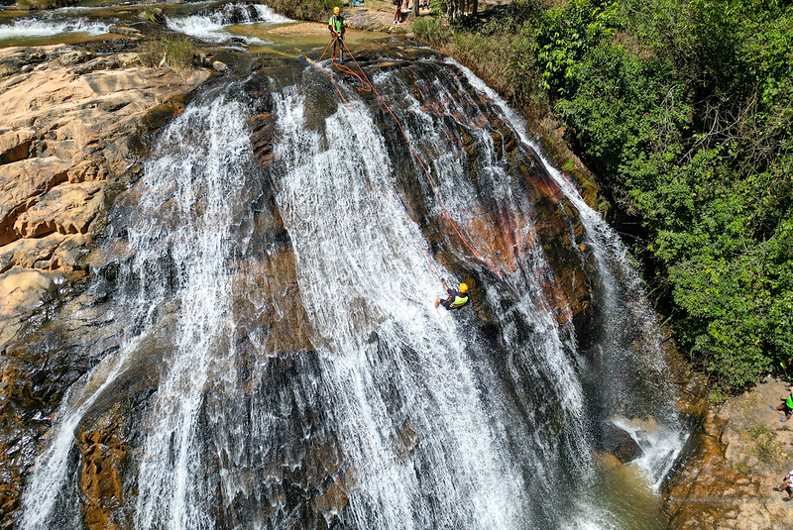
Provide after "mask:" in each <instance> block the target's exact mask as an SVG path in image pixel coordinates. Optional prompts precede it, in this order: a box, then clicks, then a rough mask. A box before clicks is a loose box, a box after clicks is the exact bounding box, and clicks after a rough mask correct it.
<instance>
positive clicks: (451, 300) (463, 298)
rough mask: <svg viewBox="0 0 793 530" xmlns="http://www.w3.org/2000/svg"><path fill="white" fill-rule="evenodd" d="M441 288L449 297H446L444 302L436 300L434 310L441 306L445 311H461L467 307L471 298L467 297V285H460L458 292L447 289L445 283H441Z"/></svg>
mask: <svg viewBox="0 0 793 530" xmlns="http://www.w3.org/2000/svg"><path fill="white" fill-rule="evenodd" d="M443 288H444V289H445V290H446V292H447V293H448V294H449V296H447V297H446V300H441V299H440V298H438V299H436V300H435V307H436V308H437V307H438V306H439V305H442V306H443V307H445V308H446V309H462V308H463V307H465V306H467V305H468V302H470V301H471V298H470V297H469V296H468V285H467V284H464V283H461V284H460V288H459V290H454V289H449V286H448V285H446V282H443Z"/></svg>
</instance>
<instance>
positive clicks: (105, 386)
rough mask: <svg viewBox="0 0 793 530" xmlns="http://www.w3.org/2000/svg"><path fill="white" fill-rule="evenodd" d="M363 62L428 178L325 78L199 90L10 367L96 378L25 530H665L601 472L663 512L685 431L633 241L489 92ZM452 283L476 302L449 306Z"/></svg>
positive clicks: (425, 69) (308, 73) (51, 423)
mask: <svg viewBox="0 0 793 530" xmlns="http://www.w3.org/2000/svg"><path fill="white" fill-rule="evenodd" d="M405 57H410V58H411V60H406V59H405ZM358 59H359V61H360V62H361V64H362V66H363V67H364V69H365V71H366V72H367V74H368V75H369V76H370V77H371V79H372V81H373V83H374V85H375V87H376V89H377V90H378V92H379V94H380V95H381V96H382V98H383V99H384V101H385V102H386V103H387V104H388V105H389V107H390V108H391V110H392V111H393V113H394V115H395V116H396V117H397V118H398V119H399V122H400V123H401V125H402V127H403V128H404V134H405V135H406V136H407V139H408V140H409V143H410V144H411V145H412V146H413V147H414V148H415V150H416V153H417V155H418V157H419V158H420V159H421V162H422V163H423V164H424V165H425V166H426V167H427V168H428V171H429V177H430V178H431V180H430V179H429V178H428V176H427V175H425V173H424V171H423V170H422V167H421V165H420V164H419V162H418V160H417V158H416V157H414V156H413V154H412V152H411V149H410V146H409V145H408V140H406V139H405V137H404V136H403V133H402V132H401V131H400V129H399V127H398V124H397V121H395V119H394V118H393V117H392V116H391V115H390V114H389V113H388V112H387V110H386V109H385V107H384V106H383V104H382V103H381V102H380V101H379V99H378V98H377V97H376V95H375V94H374V93H373V92H360V91H359V90H358V86H359V85H358V83H357V81H356V80H355V79H354V78H352V77H347V76H344V75H342V74H339V73H337V72H334V71H331V65H330V64H329V63H328V62H322V63H320V64H318V65H308V66H307V65H306V64H305V63H304V62H302V61H300V60H299V59H298V58H289V57H287V58H283V59H272V60H271V61H270V62H269V63H268V64H267V65H266V66H265V67H261V68H259V69H254V71H253V73H249V74H245V77H244V78H243V79H234V75H232V74H229V75H227V76H226V77H225V78H224V80H223V81H218V82H215V83H214V84H213V85H212V86H211V87H208V88H207V89H205V90H204V91H202V93H201V94H200V95H198V96H197V97H196V98H195V99H194V100H193V101H192V102H191V103H190V104H189V105H188V106H187V108H186V109H185V111H184V112H183V113H182V114H181V115H179V116H178V117H177V118H175V119H174V120H173V121H172V122H171V123H170V124H169V125H168V126H167V127H166V128H165V129H164V130H163V131H162V132H161V133H160V134H159V135H158V136H157V138H156V139H155V140H154V144H153V145H152V146H151V148H150V150H149V152H148V154H147V157H146V160H145V161H144V162H143V165H142V171H141V177H140V178H139V179H138V180H137V181H136V182H135V183H134V184H132V185H131V186H130V187H129V189H128V190H126V191H125V192H123V193H122V194H121V195H120V196H119V197H118V199H117V200H116V201H115V203H114V205H113V208H112V210H111V211H110V212H109V214H108V220H107V227H106V229H105V230H104V232H103V234H102V238H101V240H100V243H99V245H100V248H99V249H98V250H97V251H96V252H95V253H94V254H93V255H92V260H91V264H92V268H91V269H90V279H89V281H88V282H87V284H86V285H85V287H84V288H83V289H82V290H79V291H78V292H75V294H74V298H73V300H71V301H67V302H64V301H61V302H60V303H57V304H55V303H53V304H52V307H51V309H50V310H49V312H48V313H47V314H46V315H43V316H42V317H40V320H39V321H37V323H36V324H35V325H36V326H38V327H37V328H36V330H33V331H32V332H30V333H28V334H25V335H24V336H23V337H22V338H20V339H19V340H18V342H17V343H16V346H13V345H12V346H10V347H9V351H14V348H17V349H20V348H25V349H27V350H28V351H38V352H41V354H42V355H43V356H46V355H59V353H51V352H52V351H53V350H54V351H56V352H63V353H62V354H63V355H72V356H73V358H74V359H77V360H82V364H81V365H80V366H79V367H75V368H74V370H75V372H76V373H75V374H74V376H73V379H74V382H73V384H70V385H68V390H67V391H65V393H64V394H63V395H62V396H60V397H62V399H58V400H56V401H57V402H59V403H60V404H59V407H58V408H57V411H56V412H55V413H54V415H53V416H52V417H51V418H43V419H41V421H42V422H44V423H45V424H46V425H47V426H48V427H49V434H48V435H47V436H46V437H45V438H43V439H42V440H41V446H40V451H39V453H38V454H37V455H36V457H35V466H33V467H32V468H29V469H28V470H27V471H26V474H25V476H24V477H23V489H22V492H21V498H22V509H21V510H20V511H19V512H18V513H16V514H15V515H14V521H15V522H16V523H17V524H18V527H19V528H25V529H31V530H32V529H39V528H53V529H71V528H77V527H79V526H80V525H85V526H88V527H89V528H97V529H98V528H118V529H121V528H136V529H165V528H168V529H199V528H217V529H235V528H262V529H276V528H339V529H360V530H364V529H365V530H374V529H381V530H391V529H397V528H403V529H436V528H461V529H482V530H493V529H504V530H513V529H522V528H526V529H528V528H559V529H562V528H593V529H594V528H602V529H617V528H634V529H639V528H642V529H645V528H653V527H656V528H660V527H661V526H662V522H661V520H660V518H659V517H660V516H659V515H658V513H659V512H658V511H657V509H656V510H655V511H653V509H646V513H641V514H639V513H638V512H639V511H641V510H637V509H634V508H632V507H628V508H626V504H629V503H628V502H627V501H625V500H624V499H622V498H621V497H620V495H621V491H624V490H621V489H620V488H625V489H627V487H626V486H625V485H624V484H623V485H621V486H618V487H616V488H615V486H614V485H615V484H616V483H617V482H618V481H622V480H623V478H615V477H616V475H614V474H613V473H612V471H613V470H609V469H606V467H605V466H603V465H602V463H601V458H600V457H599V456H598V455H600V454H601V452H602V451H603V450H610V451H614V452H617V451H616V450H615V449H614V447H612V446H614V445H615V444H616V445H620V444H621V445H622V446H623V447H627V449H625V450H624V451H623V453H624V455H629V456H624V457H622V456H621V458H623V459H624V460H631V459H634V460H635V461H634V463H633V464H626V466H628V465H630V466H631V467H630V469H631V470H632V471H631V473H633V475H632V477H633V478H632V479H631V480H634V481H635V482H636V483H637V484H639V485H638V486H637V488H638V489H640V490H642V491H645V492H646V493H647V497H648V498H650V499H653V498H654V494H653V490H654V489H657V488H658V487H659V484H660V483H661V481H662V480H663V478H664V477H665V475H666V473H667V472H668V470H669V467H670V466H671V464H672V463H673V461H674V459H675V457H676V455H677V453H678V451H679V449H680V447H681V446H682V442H683V439H684V438H685V432H684V429H683V428H682V426H681V422H680V421H679V419H678V417H677V414H676V412H675V410H676V409H675V395H674V392H673V391H672V389H671V386H670V385H669V384H668V383H669V382H668V381H667V380H666V369H665V364H664V359H663V354H662V352H661V349H660V346H659V341H658V339H657V336H656V326H655V323H654V321H653V319H652V317H651V313H650V311H649V310H648V308H647V306H646V302H645V300H644V297H643V293H642V290H641V286H640V284H639V281H638V279H637V277H636V275H635V273H634V272H633V271H632V269H631V265H630V263H629V260H628V259H627V258H626V255H625V251H624V249H623V247H622V246H621V244H620V243H619V241H618V239H617V237H616V235H615V234H614V233H613V232H612V231H611V230H610V229H609V228H608V227H607V225H606V224H605V223H603V222H602V220H600V218H599V217H598V216H597V214H595V213H594V212H593V211H592V210H590V209H589V208H588V206H586V204H585V203H584V202H583V201H582V200H581V199H580V197H579V196H578V193H577V191H576V189H575V186H574V185H573V184H572V183H571V182H569V181H568V180H567V177H566V176H565V175H563V174H561V173H559V172H558V171H556V170H554V169H553V168H552V167H551V166H550V165H549V164H548V162H547V161H546V160H545V159H544V157H543V155H542V154H541V153H539V152H538V151H537V148H536V146H534V145H533V144H532V141H531V138H530V137H529V136H528V133H527V131H526V125H525V124H524V123H523V122H522V121H521V120H520V119H519V118H518V117H516V116H515V115H514V113H512V111H510V110H509V109H508V107H507V106H506V105H505V104H504V102H503V101H500V100H498V98H497V97H496V96H495V95H494V94H492V93H490V92H489V91H488V90H487V88H486V87H484V85H482V83H481V81H479V80H478V79H476V78H474V77H473V75H472V74H470V72H468V71H466V70H465V69H463V68H462V67H460V66H459V65H457V64H456V63H454V62H452V61H448V60H444V59H443V58H438V57H436V56H431V55H429V54H428V52H426V51H422V50H412V49H405V48H389V47H388V45H385V44H381V45H378V46H370V47H369V48H368V49H367V50H366V51H363V52H362V53H361V54H360V56H359V57H358ZM326 71H327V72H328V73H330V75H331V76H332V79H333V81H334V83H335V84H336V86H338V89H339V91H340V92H341V94H342V96H343V98H344V102H342V101H340V100H339V99H338V98H337V97H336V96H335V95H334V91H333V87H332V85H331V84H329V82H328V78H327V77H326V75H325V72H326ZM441 205H442V206H441ZM456 230H459V235H458V233H457V231H456ZM460 235H462V236H463V238H464V239H465V242H467V243H468V244H470V246H471V247H472V248H473V249H474V250H475V251H476V253H478V254H480V255H481V257H482V258H484V259H482V258H480V257H477V256H476V255H475V253H474V252H472V251H471V249H470V248H468V247H467V246H466V244H465V242H464V241H463V239H462V238H461V237H460ZM489 263H490V264H492V267H491V266H490V265H489ZM442 279H444V280H446V281H447V282H448V283H450V284H452V283H456V282H457V281H466V282H467V283H468V284H469V285H470V286H471V292H472V299H473V303H472V304H471V306H470V307H468V308H465V309H463V310H461V311H459V312H446V311H445V310H443V308H440V309H437V310H436V309H434V308H433V305H432V302H433V301H434V299H435V298H436V297H437V296H441V295H442V294H443V293H442V290H441V280H442ZM87 319H90V320H91V321H92V324H93V326H92V328H91V331H90V333H82V334H78V335H75V334H74V333H73V332H72V331H69V330H79V329H80V326H79V325H78V323H79V322H83V321H85V320H87ZM55 323H58V324H57V326H56V325H55ZM23 340H24V343H23V342H22V341H23ZM47 352H50V353H47ZM19 399H20V400H21V399H22V398H19ZM21 402H22V401H20V403H21ZM615 430H616V434H615ZM620 433H622V434H620ZM626 436H627V439H626V438H625V437H626ZM613 440H618V442H614V443H612V441H613ZM630 440H633V443H630ZM623 453H620V454H623ZM621 469H626V468H624V467H623V468H621ZM615 491H616V493H615ZM641 502H642V503H643V505H652V504H653V502H654V501H653V500H650V501H644V500H643V501H641ZM643 509H645V508H643Z"/></svg>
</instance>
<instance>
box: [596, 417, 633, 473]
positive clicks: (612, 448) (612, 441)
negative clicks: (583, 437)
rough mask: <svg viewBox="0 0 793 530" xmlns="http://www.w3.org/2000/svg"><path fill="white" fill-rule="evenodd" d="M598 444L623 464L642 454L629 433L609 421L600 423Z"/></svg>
mask: <svg viewBox="0 0 793 530" xmlns="http://www.w3.org/2000/svg"><path fill="white" fill-rule="evenodd" d="M600 446H601V448H602V449H603V450H604V451H607V452H609V453H611V454H613V455H614V456H616V457H617V458H618V459H619V461H620V462H622V463H623V464H624V463H625V462H630V461H632V460H636V459H637V458H639V457H640V456H642V449H641V447H639V444H638V443H636V440H634V439H633V437H632V436H631V435H630V433H628V432H627V431H625V430H624V429H622V428H620V427H618V426H616V425H614V424H613V423H611V422H604V423H603V425H602V435H601V438H600Z"/></svg>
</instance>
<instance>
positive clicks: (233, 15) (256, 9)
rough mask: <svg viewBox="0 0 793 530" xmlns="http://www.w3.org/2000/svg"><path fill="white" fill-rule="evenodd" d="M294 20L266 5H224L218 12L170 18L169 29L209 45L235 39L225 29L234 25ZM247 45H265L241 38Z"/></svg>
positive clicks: (250, 38) (168, 20)
mask: <svg viewBox="0 0 793 530" xmlns="http://www.w3.org/2000/svg"><path fill="white" fill-rule="evenodd" d="M285 22H293V20H292V19H290V18H287V17H285V16H282V15H279V14H278V13H276V12H275V11H273V10H272V9H270V8H269V7H268V6H266V5H264V4H243V3H230V4H224V5H223V6H221V7H220V8H219V9H216V10H212V11H207V12H203V13H197V14H195V15H190V16H186V17H174V18H168V19H167V24H168V27H169V28H170V29H172V30H174V31H178V32H180V33H184V34H185V35H190V36H191V37H196V38H198V39H201V40H204V41H209V42H227V41H230V40H232V38H234V36H233V35H232V34H230V33H227V32H226V31H224V30H225V28H227V27H228V26H231V25H235V24H253V23H267V24H283V23H285ZM238 38H241V39H243V40H245V41H246V42H247V43H248V44H263V41H262V40H261V39H257V38H255V37H253V38H252V37H244V36H242V37H238Z"/></svg>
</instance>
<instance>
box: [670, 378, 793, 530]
mask: <svg viewBox="0 0 793 530" xmlns="http://www.w3.org/2000/svg"><path fill="white" fill-rule="evenodd" d="M785 386H786V385H785V384H784V383H783V382H782V381H776V380H767V381H766V382H764V383H763V384H761V385H759V386H758V387H757V388H755V389H754V390H752V391H749V392H745V393H744V394H742V395H740V396H736V397H734V398H731V399H729V400H727V402H726V403H724V404H723V405H722V406H719V407H714V408H712V409H711V410H708V412H707V413H706V417H705V420H704V423H703V426H702V429H701V433H700V434H699V435H698V436H697V439H695V440H694V445H695V448H694V450H693V453H692V454H691V455H690V457H689V459H688V460H687V461H686V462H685V464H684V465H683V466H682V468H681V469H680V471H679V472H678V473H677V474H676V475H675V476H674V477H673V478H672V480H671V481H670V483H669V486H668V488H667V490H666V492H665V494H664V501H665V508H664V509H665V511H666V512H667V515H668V516H669V518H670V524H669V527H670V528H676V529H677V528H679V529H688V528H691V529H694V528H697V529H698V528H718V529H720V530H754V529H757V530H760V529H762V530H775V529H778V530H782V529H786V528H790V526H791V525H790V505H789V503H787V502H786V498H787V493H785V492H782V491H778V490H777V487H778V486H779V485H780V483H781V482H782V479H783V477H784V476H785V474H786V473H787V472H788V471H790V469H791V468H793V460H791V453H793V451H791V442H793V435H792V434H791V430H790V428H789V427H787V425H788V424H786V423H780V422H779V419H781V418H782V417H783V416H782V413H780V412H774V411H772V410H770V409H769V407H768V405H769V404H772V405H777V404H778V403H779V399H778V398H779V396H785V395H786V394H785ZM697 406H698V407H700V408H701V406H702V403H701V404H700V405H697Z"/></svg>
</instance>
